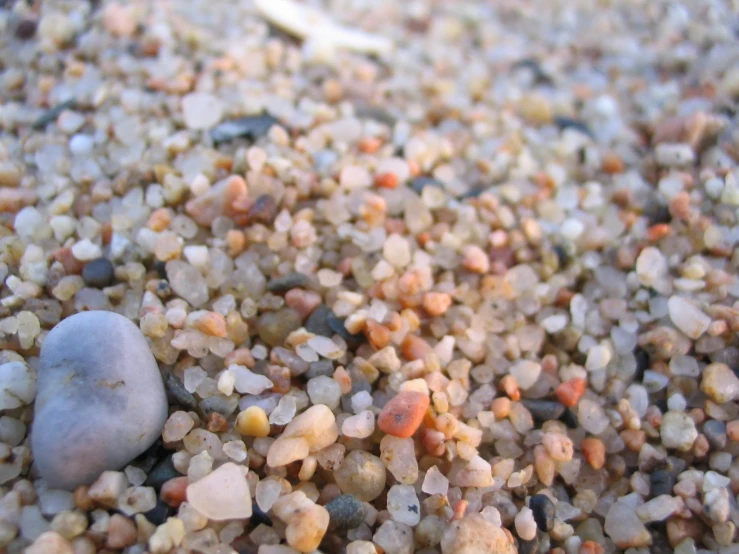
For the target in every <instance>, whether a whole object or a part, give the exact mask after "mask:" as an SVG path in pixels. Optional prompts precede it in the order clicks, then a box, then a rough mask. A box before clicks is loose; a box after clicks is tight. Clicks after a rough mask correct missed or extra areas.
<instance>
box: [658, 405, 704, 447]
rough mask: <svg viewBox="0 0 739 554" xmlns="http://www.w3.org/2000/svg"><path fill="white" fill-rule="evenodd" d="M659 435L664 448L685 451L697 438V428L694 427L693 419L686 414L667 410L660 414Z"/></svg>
mask: <svg viewBox="0 0 739 554" xmlns="http://www.w3.org/2000/svg"><path fill="white" fill-rule="evenodd" d="M660 437H661V439H662V444H663V445H664V446H665V447H666V448H676V449H677V450H680V451H681V452H687V451H688V450H690V448H691V447H692V446H693V443H694V442H695V439H697V438H698V430H697V429H696V428H695V421H693V419H692V418H691V417H690V416H689V415H688V414H686V413H684V412H667V413H666V414H665V415H664V416H662V425H661V427H660Z"/></svg>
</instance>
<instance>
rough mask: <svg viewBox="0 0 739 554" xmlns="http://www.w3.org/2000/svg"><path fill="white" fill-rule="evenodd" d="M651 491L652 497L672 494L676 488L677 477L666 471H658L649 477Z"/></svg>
mask: <svg viewBox="0 0 739 554" xmlns="http://www.w3.org/2000/svg"><path fill="white" fill-rule="evenodd" d="M649 484H650V491H651V493H652V496H653V497H654V496H661V495H663V494H672V487H674V486H675V477H673V475H672V473H670V472H669V471H667V470H666V469H658V470H656V471H654V472H653V473H652V474H650V476H649Z"/></svg>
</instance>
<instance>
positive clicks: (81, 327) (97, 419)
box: [31, 311, 167, 490]
mask: <svg viewBox="0 0 739 554" xmlns="http://www.w3.org/2000/svg"><path fill="white" fill-rule="evenodd" d="M166 419H167V398H166V395H165V393H164V386H163V384H162V378H161V376H160V374H159V368H158V366H157V363H156V360H155V359H154V356H153V355H152V354H151V351H150V349H149V345H148V344H147V343H146V340H145V339H144V336H143V335H142V334H141V331H139V329H138V327H136V325H134V324H133V323H131V321H129V320H128V319H127V318H125V317H123V316H121V315H118V314H116V313H113V312H103V311H91V312H82V313H78V314H76V315H73V316H71V317H69V318H67V319H65V320H64V321H62V322H61V323H59V325H57V326H56V327H54V329H52V330H51V332H50V333H49V334H48V336H47V337H46V340H45V341H44V344H43V346H42V348H41V357H40V363H39V371H38V394H37V397H36V416H35V420H34V422H33V428H32V432H31V446H32V449H33V454H34V458H35V464H36V467H37V468H38V471H39V473H40V474H41V476H42V477H43V478H44V479H45V480H46V482H47V483H48V484H49V486H51V487H54V488H61V489H69V490H71V489H74V488H75V487H77V486H78V485H82V484H89V483H91V482H93V481H94V480H95V479H97V478H98V476H99V475H100V474H101V473H102V472H103V471H105V470H116V469H120V468H122V467H124V466H125V465H126V464H127V463H128V462H130V461H131V460H133V459H134V458H135V457H137V456H138V455H139V454H141V453H142V452H144V451H145V450H146V449H147V448H148V447H149V446H151V444H153V443H154V441H155V440H156V439H157V437H159V435H160V433H161V431H162V427H163V426H164V422H165V421H166Z"/></svg>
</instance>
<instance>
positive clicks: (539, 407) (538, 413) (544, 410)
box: [521, 399, 565, 423]
mask: <svg viewBox="0 0 739 554" xmlns="http://www.w3.org/2000/svg"><path fill="white" fill-rule="evenodd" d="M521 404H523V405H524V407H525V408H526V409H527V410H528V411H529V412H531V415H532V416H533V418H534V419H535V420H536V421H537V422H539V423H543V422H545V421H550V420H552V419H559V418H560V417H561V416H562V414H563V413H564V411H565V407H564V406H563V405H562V404H560V403H559V402H555V401H554V400H528V399H525V400H522V401H521Z"/></svg>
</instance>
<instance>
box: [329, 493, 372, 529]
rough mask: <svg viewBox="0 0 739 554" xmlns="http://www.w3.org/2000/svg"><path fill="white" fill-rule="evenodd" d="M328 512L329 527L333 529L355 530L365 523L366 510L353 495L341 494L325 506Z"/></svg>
mask: <svg viewBox="0 0 739 554" xmlns="http://www.w3.org/2000/svg"><path fill="white" fill-rule="evenodd" d="M324 508H326V510H327V511H328V515H329V518H330V519H329V522H330V523H329V525H330V526H331V528H333V529H354V528H355V527H359V526H360V525H361V524H362V522H363V521H364V517H365V515H366V514H365V512H366V510H365V508H364V504H363V503H362V501H361V500H359V499H358V498H357V497H356V496H354V495H353V494H341V495H339V496H337V497H336V498H334V499H333V500H332V501H331V502H329V503H328V504H326V505H325V506H324Z"/></svg>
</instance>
